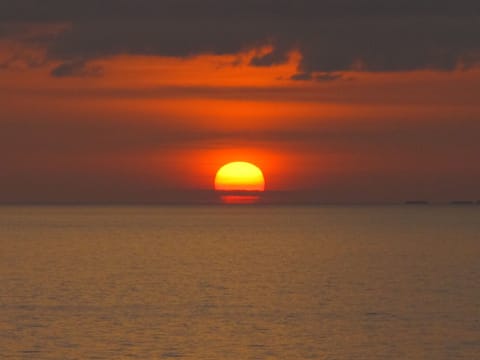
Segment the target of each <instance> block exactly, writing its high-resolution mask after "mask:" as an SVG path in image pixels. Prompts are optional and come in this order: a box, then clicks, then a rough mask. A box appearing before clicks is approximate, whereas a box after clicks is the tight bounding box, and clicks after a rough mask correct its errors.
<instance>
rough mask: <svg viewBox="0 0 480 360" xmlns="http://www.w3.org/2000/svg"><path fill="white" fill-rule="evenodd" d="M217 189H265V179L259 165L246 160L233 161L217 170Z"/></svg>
mask: <svg viewBox="0 0 480 360" xmlns="http://www.w3.org/2000/svg"><path fill="white" fill-rule="evenodd" d="M215 190H219V191H264V190H265V179H264V177H263V173H262V170H260V168H258V167H257V166H255V165H253V164H251V163H248V162H244V161H236V162H231V163H228V164H226V165H223V166H222V167H221V168H220V169H219V170H218V171H217V175H216V176H215Z"/></svg>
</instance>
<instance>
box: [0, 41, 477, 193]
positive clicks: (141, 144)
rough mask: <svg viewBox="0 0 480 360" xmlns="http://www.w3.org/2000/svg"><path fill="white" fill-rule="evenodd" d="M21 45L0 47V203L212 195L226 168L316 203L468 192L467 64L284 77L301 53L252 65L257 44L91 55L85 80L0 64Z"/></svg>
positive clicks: (473, 130) (472, 130)
mask: <svg viewBox="0 0 480 360" xmlns="http://www.w3.org/2000/svg"><path fill="white" fill-rule="evenodd" d="M22 46H23V47H25V49H24V50H22V54H24V55H25V54H28V57H27V58H29V59H31V58H32V57H33V58H35V57H36V56H38V57H39V58H42V48H41V47H40V48H38V47H37V48H28V46H25V45H24V44H23V45H22V44H21V43H20V42H18V41H17V40H16V39H15V38H13V39H12V38H6V39H5V38H2V37H0V63H4V64H7V63H8V66H7V65H5V66H3V68H2V67H0V79H1V80H0V109H1V110H0V111H1V115H0V141H1V142H0V160H1V162H0V165H1V169H0V170H1V172H0V202H39V201H45V202H71V201H93V202H95V201H98V202H103V201H118V202H122V201H139V202H143V201H160V202H161V201H162V200H164V199H168V200H172V201H175V197H174V195H172V194H179V193H182V192H189V191H195V190H205V189H212V188H213V179H214V176H215V172H216V170H217V169H218V168H219V167H220V166H221V165H223V164H225V163H227V162H230V161H249V162H252V163H254V164H256V165H258V166H259V167H260V168H261V169H262V170H263V172H264V175H265V180H266V189H267V190H279V191H292V192H299V191H303V192H308V193H309V194H311V196H313V197H314V198H316V199H318V200H319V201H327V202H336V201H338V202H359V201H360V202H361V201H367V202H385V201H404V200H410V199H427V200H432V201H449V200H454V199H471V200H476V199H477V198H480V189H479V184H480V167H479V166H478V154H480V142H479V141H478V135H479V134H480V123H479V119H480V102H479V101H478V94H480V69H479V68H477V67H471V68H469V69H467V70H462V69H461V67H457V68H455V69H453V70H451V71H438V70H435V69H418V70H411V71H369V70H365V69H360V68H359V69H356V68H351V69H348V70H345V71H333V72H331V73H330V72H328V73H324V72H320V71H315V70H314V71H312V72H311V74H309V77H307V78H305V79H304V80H294V79H293V78H292V76H293V75H295V74H296V73H298V69H299V67H301V63H302V59H304V56H305V54H303V53H302V51H301V50H299V49H292V50H290V51H289V52H288V58H287V59H285V60H284V61H282V62H279V63H274V64H271V65H269V66H252V65H251V63H252V59H254V58H256V57H259V56H263V55H264V54H269V53H270V52H272V50H274V49H273V48H272V46H265V45H262V46H257V47H251V48H247V49H245V50H242V51H238V52H236V53H232V54H213V53H210V54H209V53H208V52H206V53H205V54H202V53H199V54H194V55H192V56H188V57H178V56H159V55H148V56H147V55H132V54H117V55H111V56H104V57H99V58H98V59H91V60H89V62H88V65H89V68H90V69H98V73H97V72H93V73H88V74H87V73H85V74H76V75H77V76H52V71H54V69H56V68H58V67H59V66H60V65H61V64H62V61H61V60H55V59H53V60H48V61H45V62H39V64H36V65H35V66H33V65H31V64H26V63H27V62H28V61H27V60H25V57H23V58H22V57H21V56H19V57H18V58H15V59H14V60H8V59H11V57H12V53H13V50H12V49H19V48H22ZM27 50H28V51H29V52H27ZM16 51H17V50H16ZM7 60H8V61H7ZM30 62H31V61H30ZM100 69H101V70H100ZM74 75H75V74H74ZM315 76H316V77H317V80H314V79H315ZM292 196H293V195H292ZM293 200H294V199H293Z"/></svg>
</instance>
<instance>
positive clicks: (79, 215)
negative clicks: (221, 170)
mask: <svg viewBox="0 0 480 360" xmlns="http://www.w3.org/2000/svg"><path fill="white" fill-rule="evenodd" d="M0 359H35V360H42V359H59V360H64V359H67V360H68V359H79V360H83V359H98V360H99V359H115V360H116V359H199V360H203V359H205V360H207V359H212V360H220V359H222V360H223V359H232V360H235V359H239V360H243V359H245V360H247V359H289V360H295V359H329V360H334V359H335V360H341V359H352V360H359V359H366V360H367V359H368V360H375V359H382V360H384V359H408V360H415V359H432V360H442V359H445V360H446V359H469V360H475V359H480V207H478V206H307V207H302V206H255V205H243V206H238V205H237V206H145V207H141V206H124V207H122V206H112V207H107V206H96V207H93V206H70V207H69V206H64V207H61V206H50V207H45V206H31V207H26V206H4V207H0Z"/></svg>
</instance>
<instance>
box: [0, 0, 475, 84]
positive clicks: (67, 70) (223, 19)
mask: <svg viewBox="0 0 480 360" xmlns="http://www.w3.org/2000/svg"><path fill="white" fill-rule="evenodd" d="M0 23H2V24H3V26H2V27H0V39H1V38H5V37H8V36H13V35H12V34H11V30H9V29H11V27H12V26H13V25H17V30H18V24H35V25H36V26H38V24H50V25H53V24H68V27H64V28H63V29H62V30H60V31H58V32H56V33H55V34H48V36H42V37H39V36H34V35H32V34H31V36H24V37H23V38H22V41H24V42H27V43H30V44H35V45H37V46H38V45H39V44H40V45H41V46H42V47H44V48H45V50H46V52H45V56H46V58H47V59H48V60H50V61H60V62H61V64H60V65H59V66H58V67H57V68H56V69H54V70H53V71H52V75H53V76H70V75H72V76H85V75H88V76H90V75H92V74H93V75H98V74H100V73H101V70H99V69H91V68H89V65H88V63H89V62H90V61H92V60H95V59H100V58H105V57H111V56H115V55H120V54H131V55H152V56H153V55H154V56H172V57H189V56H195V55H199V54H206V53H208V54H218V55H222V54H236V53H239V52H241V51H244V50H248V49H252V48H256V47H259V46H262V45H271V46H272V51H271V52H268V53H266V54H262V55H259V56H258V57H255V58H253V59H252V61H251V65H252V66H272V65H275V64H280V63H283V62H285V61H287V59H288V54H289V52H291V51H292V50H298V51H299V52H300V53H301V54H302V60H301V61H300V63H299V65H298V73H297V74H295V75H294V76H293V77H292V78H293V79H299V80H308V79H317V80H320V81H329V80H334V79H335V75H330V74H334V73H336V72H342V71H346V70H352V69H354V70H360V71H373V72H379V71H411V70H422V69H434V70H440V71H451V70H454V69H457V68H462V69H468V68H471V67H473V66H476V65H477V64H478V63H479V61H480V3H479V2H478V1H471V0H460V1H455V2H452V1H445V0H443V1H435V2H432V1H426V0H417V1H413V0H406V1H402V2H396V3H391V2H385V1H378V0H355V1H354V0H344V1H338V0H337V1H333V0H315V1H314V0H298V1H286V0H277V1H272V0H255V1H253V0H244V1H229V0H203V1H195V0H175V1H174V0H160V1H154V0H135V1H133V0H116V1H113V0H105V1H101V2H99V1H93V0H85V1H75V0H72V1H68V2H65V1H60V0H46V1H42V2H39V1H35V0H8V1H3V2H2V3H0ZM16 36H17V37H18V34H17V35H16ZM313 73H322V74H323V75H321V76H320V77H319V78H316V77H315V76H314V75H312V74H313Z"/></svg>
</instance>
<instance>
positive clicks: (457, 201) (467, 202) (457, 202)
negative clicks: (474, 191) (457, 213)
mask: <svg viewBox="0 0 480 360" xmlns="http://www.w3.org/2000/svg"><path fill="white" fill-rule="evenodd" d="M474 204H475V203H474V202H473V201H470V200H456V201H451V202H450V205H474Z"/></svg>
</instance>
